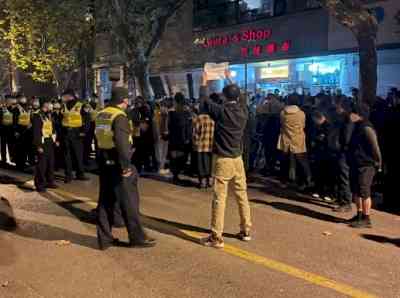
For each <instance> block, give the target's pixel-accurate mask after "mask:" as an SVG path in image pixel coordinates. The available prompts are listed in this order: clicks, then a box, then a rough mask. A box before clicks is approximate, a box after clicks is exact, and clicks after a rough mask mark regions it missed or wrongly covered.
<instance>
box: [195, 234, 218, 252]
mask: <svg viewBox="0 0 400 298" xmlns="http://www.w3.org/2000/svg"><path fill="white" fill-rule="evenodd" d="M200 243H201V244H203V245H204V246H207V247H213V248H217V249H222V248H224V240H222V239H219V238H216V237H215V236H214V235H210V236H208V237H207V238H203V239H201V240H200Z"/></svg>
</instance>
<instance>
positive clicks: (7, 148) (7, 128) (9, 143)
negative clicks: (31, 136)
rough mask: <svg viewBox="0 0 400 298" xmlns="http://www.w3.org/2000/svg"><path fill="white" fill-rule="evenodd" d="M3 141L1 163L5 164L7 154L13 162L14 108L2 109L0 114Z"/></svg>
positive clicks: (15, 115) (15, 123)
mask: <svg viewBox="0 0 400 298" xmlns="http://www.w3.org/2000/svg"><path fill="white" fill-rule="evenodd" d="M2 125H3V139H4V141H3V142H2V143H1V155H2V158H4V159H3V162H7V152H8V154H9V157H10V159H11V161H12V162H14V161H15V136H16V126H17V113H16V108H15V107H13V106H10V105H9V106H8V107H4V108H3V113H2Z"/></svg>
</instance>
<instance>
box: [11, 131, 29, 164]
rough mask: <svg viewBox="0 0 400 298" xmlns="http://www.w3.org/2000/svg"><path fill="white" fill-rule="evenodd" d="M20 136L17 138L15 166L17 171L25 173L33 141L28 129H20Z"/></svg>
mask: <svg viewBox="0 0 400 298" xmlns="http://www.w3.org/2000/svg"><path fill="white" fill-rule="evenodd" d="M18 133H19V136H18V138H16V145H15V150H16V155H15V164H16V166H17V170H20V171H23V170H24V169H25V166H26V162H27V161H28V155H29V153H30V147H31V144H32V143H31V140H30V138H29V130H28V129H27V128H20V129H18Z"/></svg>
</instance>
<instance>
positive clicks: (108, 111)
mask: <svg viewBox="0 0 400 298" xmlns="http://www.w3.org/2000/svg"><path fill="white" fill-rule="evenodd" d="M127 108H128V98H127V96H125V94H119V95H118V94H114V96H113V100H112V102H111V104H110V106H108V107H107V108H105V109H104V110H102V111H101V112H100V113H99V114H98V116H97V118H96V131H95V134H96V139H97V143H98V149H99V152H98V162H99V169H100V196H99V202H98V206H97V235H98V243H99V248H100V249H101V250H105V249H107V248H109V247H110V246H112V245H115V244H116V242H117V243H119V242H118V241H117V240H115V239H114V238H113V235H112V232H111V229H112V226H113V224H114V214H115V213H114V210H115V209H118V208H120V210H121V215H122V218H123V221H124V223H125V226H126V227H127V230H128V236H129V245H128V246H129V247H152V246H154V245H155V244H156V243H155V240H154V239H150V238H148V237H147V236H146V234H145V232H144V230H143V227H142V225H141V223H140V218H139V193H138V189H137V183H138V174H137V171H136V168H135V167H134V166H133V165H131V163H130V160H131V142H130V133H131V129H130V127H129V120H128V117H127V115H126V112H125V111H126V109H127Z"/></svg>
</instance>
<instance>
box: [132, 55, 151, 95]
mask: <svg viewBox="0 0 400 298" xmlns="http://www.w3.org/2000/svg"><path fill="white" fill-rule="evenodd" d="M135 58H136V59H135V75H136V77H137V79H138V82H139V88H140V93H141V94H142V96H143V97H144V99H145V100H152V99H153V95H152V88H151V84H150V67H149V62H148V59H147V58H146V57H144V55H143V54H139V55H137V56H136V57H135Z"/></svg>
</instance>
